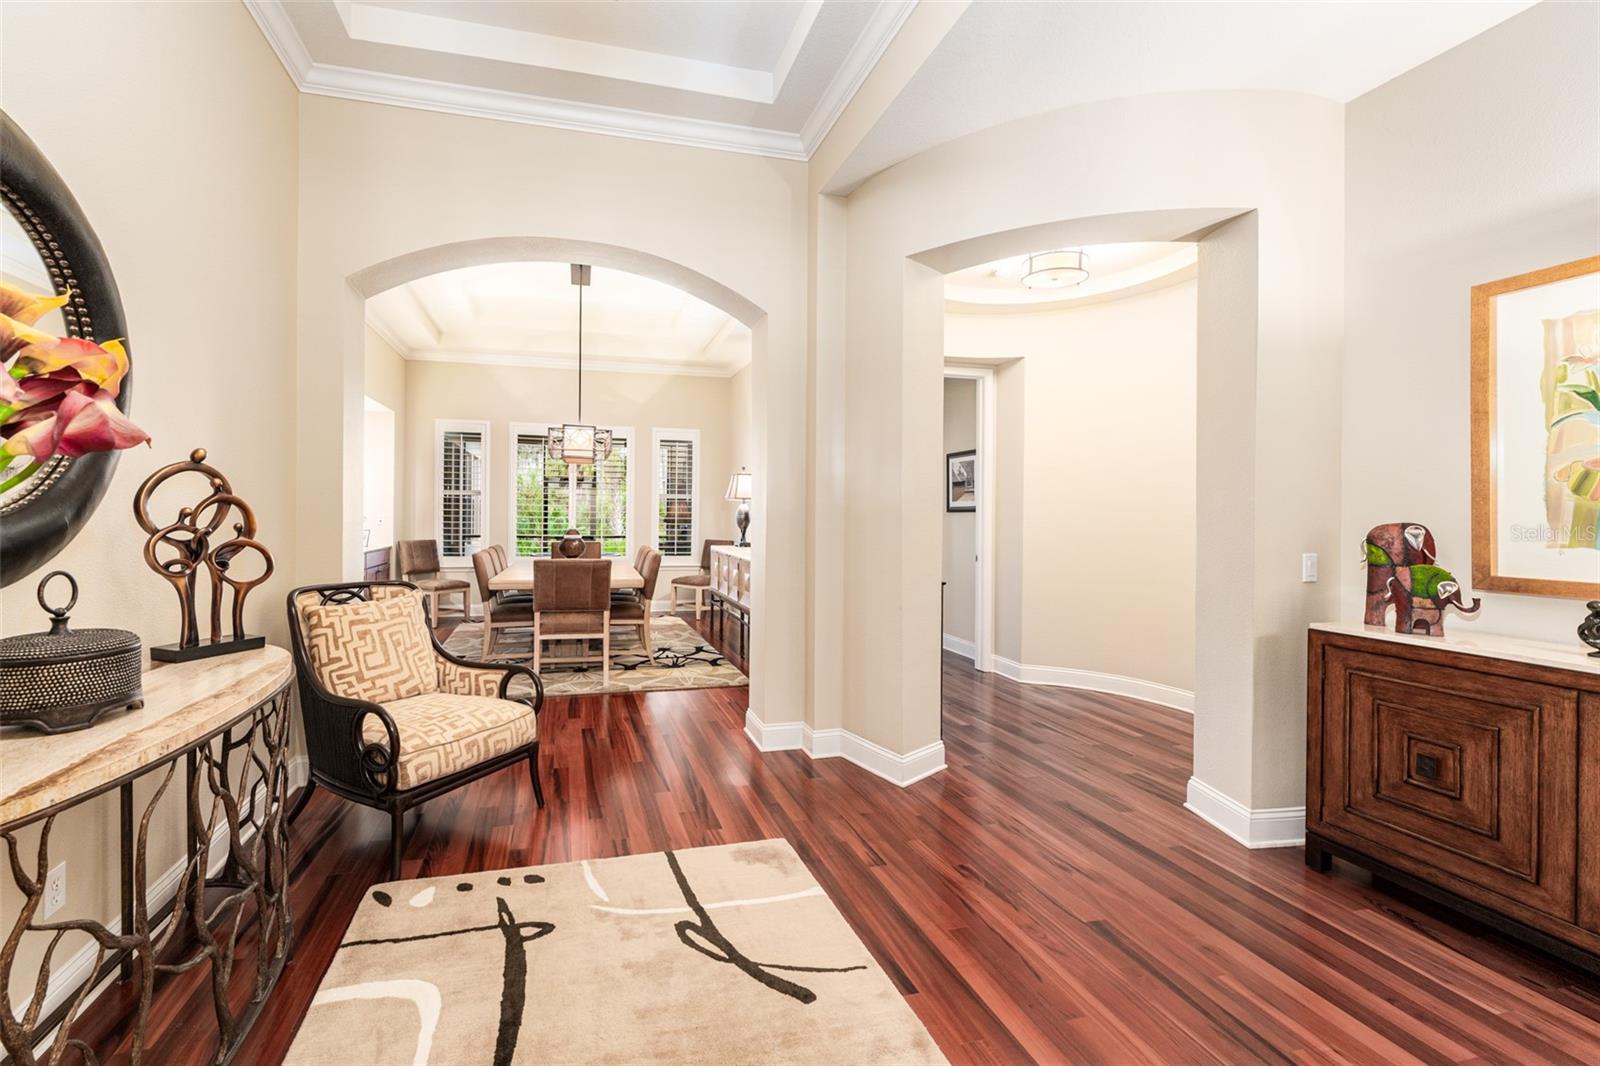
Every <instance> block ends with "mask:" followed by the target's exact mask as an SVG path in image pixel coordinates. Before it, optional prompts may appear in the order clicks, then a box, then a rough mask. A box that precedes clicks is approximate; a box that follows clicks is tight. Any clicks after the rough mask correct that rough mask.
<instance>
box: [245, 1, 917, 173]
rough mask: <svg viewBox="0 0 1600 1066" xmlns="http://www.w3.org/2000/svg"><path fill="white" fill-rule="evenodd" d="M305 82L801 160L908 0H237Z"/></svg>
mask: <svg viewBox="0 0 1600 1066" xmlns="http://www.w3.org/2000/svg"><path fill="white" fill-rule="evenodd" d="M246 5H247V6H248V7H249V9H250V11H251V13H252V14H253V15H254V16H255V19H256V22H257V23H258V24H259V25H260V26H261V29H262V31H263V32H264V33H265V34H266V36H267V39H268V41H270V42H271V44H272V46H273V48H274V50H275V51H276V52H277V53H278V57H279V59H281V60H282V61H283V64H284V66H285V67H286V68H287V69H288V71H289V73H290V75H291V76H292V77H293V78H294V80H295V83H296V84H297V85H298V86H299V87H300V89H301V90H302V91H304V92H308V93H316V94H320V95H326V96H342V97H347V98H350V99H357V100H369V101H376V102H380V103H392V104H399V105H402V106H408V107H420V108H425V109H429V110H440V111H453V112H460V113H466V114H473V115H479V116H485V117H492V118H501V119H509V120H512V121H519V122H529V123H535V124H539V125H549V126H559V127H563V128H567V129H578V130H585V131H590V132H598V133H610V134H620V135H622V136H632V137H643V138H647V139H651V140H660V141H669V142H674V143H681V144H693V145H698V146H703V147H713V148H723V149H731V150H735V151H745V152H753V153H757V154H761V155H772V156H779V157H783V158H792V159H804V158H806V157H807V156H808V155H809V153H810V151H811V149H812V148H813V147H815V145H816V144H817V143H818V142H819V141H821V139H822V137H823V136H824V135H825V134H826V133H827V131H828V129H829V128H830V127H831V126H832V125H833V121H834V119H835V118H837V117H838V114H839V112H840V111H841V110H843V108H844V106H845V104H847V103H848V102H849V100H850V97H851V96H852V95H854V93H855V90H856V88H857V87H858V86H859V85H860V83H861V80H862V78H864V77H865V76H866V74H867V72H868V71H870V70H871V69H872V65H873V64H874V63H876V62H877V59H878V57H879V55H881V54H882V52H883V49H884V48H885V47H886V46H887V45H888V43H889V41H890V40H891V39H892V38H893V37H894V34H895V32H896V31H897V30H898V29H899V27H900V24H901V22H903V21H904V19H905V17H906V15H907V14H908V13H909V12H910V10H911V8H912V7H913V6H914V5H913V3H912V2H911V0H826V2H825V0H767V2H758V3H750V2H727V3H717V2H698V0H685V2H675V3H654V2H653V3H605V2H596V0H587V2H565V0H545V2H540V3H504V2H482V0H459V2H439V0H414V2H395V0H299V2H284V0H246Z"/></svg>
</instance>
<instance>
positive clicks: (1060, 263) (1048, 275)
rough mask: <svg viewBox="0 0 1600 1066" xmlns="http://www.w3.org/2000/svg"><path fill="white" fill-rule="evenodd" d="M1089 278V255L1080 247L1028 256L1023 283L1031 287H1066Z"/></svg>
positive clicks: (1079, 283)
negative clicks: (1026, 270)
mask: <svg viewBox="0 0 1600 1066" xmlns="http://www.w3.org/2000/svg"><path fill="white" fill-rule="evenodd" d="M1087 280H1089V257H1088V255H1086V254H1085V253H1084V251H1083V250H1082V249H1081V248H1080V249H1075V250H1072V251H1059V252H1040V253H1039V254H1038V255H1030V256H1028V272H1027V273H1026V274H1024V275H1022V284H1023V285H1024V286H1026V287H1027V288H1030V289H1066V288H1070V287H1071V286H1073V285H1081V284H1083V283H1084V282H1085V281H1087Z"/></svg>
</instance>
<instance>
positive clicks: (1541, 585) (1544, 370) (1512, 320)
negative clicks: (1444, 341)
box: [1472, 256, 1600, 599]
mask: <svg viewBox="0 0 1600 1066" xmlns="http://www.w3.org/2000/svg"><path fill="white" fill-rule="evenodd" d="M1472 584H1473V587H1474V589H1477V590H1489V591H1495V592H1522V593H1531V594H1533V595H1539V596H1564V597H1574V598H1580V599H1588V598H1594V597H1600V256H1591V257H1589V258H1587V259H1579V260H1576V261H1575V262H1571V263H1563V264H1561V265H1560V266H1553V267H1547V268H1545V269H1543V270H1535V271H1533V272H1531V273H1528V274H1518V275H1516V276H1515V277H1509V278H1501V279H1500V280H1499V281H1491V282H1487V283H1485V284H1483V285H1475V286H1473V288H1472Z"/></svg>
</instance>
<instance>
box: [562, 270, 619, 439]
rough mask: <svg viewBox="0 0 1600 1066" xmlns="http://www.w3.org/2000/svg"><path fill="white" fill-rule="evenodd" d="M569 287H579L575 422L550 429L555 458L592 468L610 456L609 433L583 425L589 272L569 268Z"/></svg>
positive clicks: (607, 430)
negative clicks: (585, 304)
mask: <svg viewBox="0 0 1600 1066" xmlns="http://www.w3.org/2000/svg"><path fill="white" fill-rule="evenodd" d="M572 284H574V285H576V286H577V287H578V420H577V421H576V422H567V423H565V424H563V425H560V426H551V427H550V440H551V441H552V443H553V444H554V449H553V450H554V451H555V453H556V455H557V456H559V457H560V458H562V459H564V460H566V462H567V463H568V465H593V464H594V463H597V462H600V461H601V460H603V459H605V458H606V457H607V456H609V455H610V454H611V431H610V430H609V429H600V428H598V427H597V426H591V425H587V424H585V423H584V421H583V290H584V289H586V288H588V287H589V268H588V267H587V266H583V265H580V264H578V263H573V264H572Z"/></svg>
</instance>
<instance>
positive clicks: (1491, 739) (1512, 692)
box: [1306, 624, 1600, 972]
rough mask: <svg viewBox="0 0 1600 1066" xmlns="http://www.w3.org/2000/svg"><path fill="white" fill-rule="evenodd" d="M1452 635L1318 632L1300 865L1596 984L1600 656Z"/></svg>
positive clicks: (1349, 628) (1599, 956)
mask: <svg viewBox="0 0 1600 1066" xmlns="http://www.w3.org/2000/svg"><path fill="white" fill-rule="evenodd" d="M1461 628H1465V627H1457V631H1456V634H1455V635H1451V636H1447V637H1423V636H1410V635H1406V634H1397V633H1392V632H1389V631H1387V630H1382V629H1379V628H1377V627H1367V626H1362V625H1355V624H1326V625H1316V626H1313V627H1312V630H1311V634H1310V654H1309V658H1308V675H1309V676H1308V679H1307V699H1306V709H1307V715H1306V748H1307V762H1306V863H1307V865H1309V866H1311V867H1312V868H1313V869H1317V870H1322V871H1326V870H1327V869H1328V868H1329V864H1330V863H1329V860H1330V856H1338V857H1340V858H1343V859H1346V860H1348V861H1350V862H1353V863H1355V864H1356V865H1358V866H1364V867H1366V868H1367V869H1369V870H1372V871H1373V872H1374V873H1377V874H1380V875H1382V876H1384V877H1386V878H1388V879H1390V880H1392V881H1394V882H1396V883H1398V884H1401V885H1403V886H1405V887H1407V888H1410V889H1412V890H1413V891H1416V892H1418V893H1419V894H1421V895H1425V896H1429V897H1431V898H1433V899H1436V900H1439V901H1440V902H1443V903H1445V904H1447V905H1450V906H1453V907H1455V908H1456V909H1458V910H1461V911H1463V912H1465V913H1467V914H1470V915H1471V916H1472V917H1474V918H1477V919H1478V920H1480V921H1483V922H1485V923H1486V924H1489V925H1492V926H1494V927H1495V928H1498V929H1500V930H1501V931H1503V932H1506V933H1509V934H1511V935H1513V936H1517V937H1520V938H1522V939H1525V940H1528V941H1530V942H1532V943H1534V944H1536V945H1538V946H1540V947H1542V948H1544V949H1545V950H1547V951H1550V952H1552V953H1554V954H1557V955H1560V956H1562V957H1564V958H1566V959H1568V960H1569V961H1572V962H1575V963H1577V964H1578V965H1580V966H1583V967H1585V968H1587V969H1591V970H1594V971H1596V972H1600V659H1592V658H1589V657H1588V656H1587V655H1585V653H1584V649H1583V648H1582V646H1581V645H1578V644H1576V643H1574V644H1573V645H1572V646H1570V647H1569V646H1566V645H1561V644H1544V643H1539V642H1535V641H1523V640H1515V639H1511V638H1504V637H1493V636H1480V635H1467V634H1462V633H1460V629H1461Z"/></svg>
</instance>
